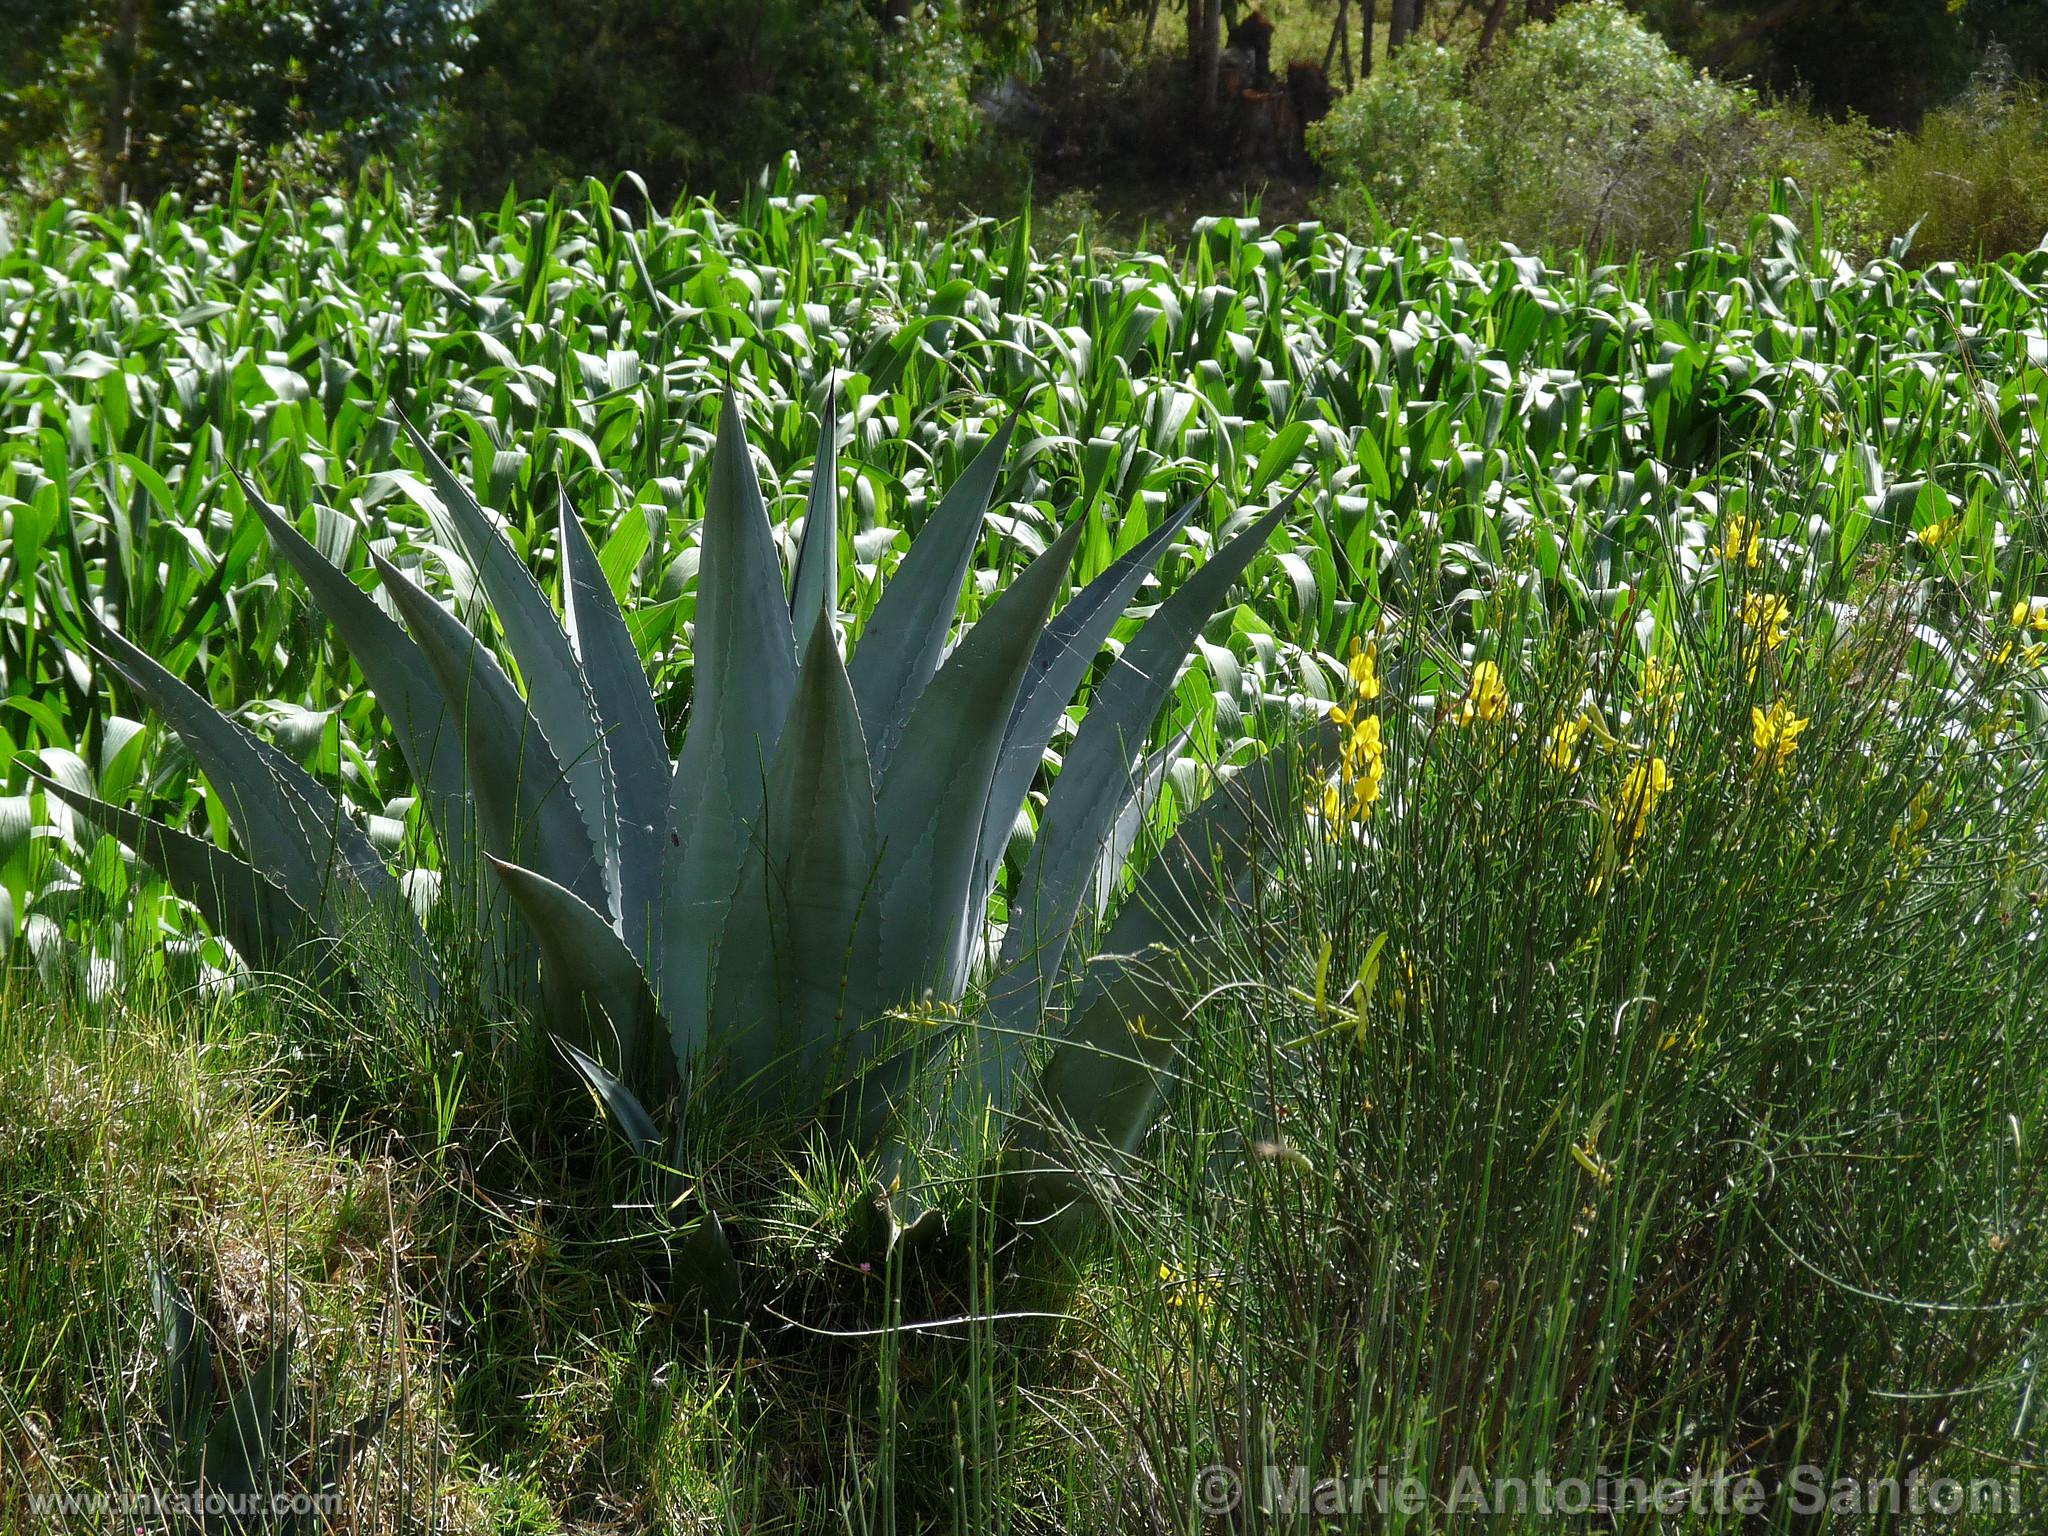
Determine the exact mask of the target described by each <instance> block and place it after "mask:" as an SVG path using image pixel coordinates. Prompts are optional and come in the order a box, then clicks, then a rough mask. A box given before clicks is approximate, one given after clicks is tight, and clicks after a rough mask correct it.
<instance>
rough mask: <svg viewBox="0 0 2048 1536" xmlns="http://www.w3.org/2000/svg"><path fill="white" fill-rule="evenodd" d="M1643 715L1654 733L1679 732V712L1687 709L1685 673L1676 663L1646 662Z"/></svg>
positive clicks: (1663, 660)
mask: <svg viewBox="0 0 2048 1536" xmlns="http://www.w3.org/2000/svg"><path fill="white" fill-rule="evenodd" d="M1642 700H1643V712H1644V714H1645V715H1646V716H1647V718H1648V719H1649V722H1650V726H1651V729H1653V730H1655V729H1659V728H1661V729H1663V730H1665V731H1666V732H1668V733H1671V734H1673V735H1675V734H1677V731H1678V712H1679V710H1680V709H1682V708H1683V707H1684V706H1685V672H1684V670H1683V669H1682V668H1681V667H1680V666H1679V665H1678V663H1676V662H1674V661H1666V660H1665V659H1664V658H1663V657H1661V656H1652V657H1649V658H1648V659H1647V660H1645V661H1644V662H1643V683H1642Z"/></svg>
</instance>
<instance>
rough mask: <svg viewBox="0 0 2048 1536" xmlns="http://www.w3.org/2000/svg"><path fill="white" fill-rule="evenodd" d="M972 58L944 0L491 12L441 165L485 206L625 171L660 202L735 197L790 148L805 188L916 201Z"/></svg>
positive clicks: (454, 99)
mask: <svg viewBox="0 0 2048 1536" xmlns="http://www.w3.org/2000/svg"><path fill="white" fill-rule="evenodd" d="M973 62H974V59H973V51H972V48H971V46H970V43H969V40H968V37H967V35H966V33H965V31H964V29H963V26H962V19H961V15H960V9H959V6H958V4H957V3H955V0H934V3H932V4H928V5H926V4H920V5H916V6H898V5H877V4H871V3H869V0H828V3H824V4H818V3H813V0H766V3H763V4H755V5H743V6H732V5H721V4H714V3H710V0H691V3H688V4H682V5H675V4H651V5H650V4H645V3H640V0H579V3H577V4H575V5H568V6H564V5H559V4H554V3H551V0H499V3H497V4H495V5H493V6H491V7H490V9H489V10H488V11H486V12H485V13H484V15H483V17H482V18H481V20H480V22H479V24H478V29H477V40H476V46H475V47H474V48H473V49H472V50H471V51H470V52H469V53H468V54H467V55H466V56H465V58H464V61H463V70H462V74H461V76H460V78H459V79H457V80H456V81H455V82H454V84H453V86H452V87H451V89H450V91H449V94H448V102H447V112H446V118H445V124H444V129H443V134H442V140H441V144H440V146H439V156H438V165H437V170H438V172H439V174H440V175H441V176H442V177H443V178H444V179H445V181H446V184H447V186H448V188H449V190H450V191H451V192H455V193H459V194H462V195H465V196H467V197H469V198H471V199H472V200H483V201H486V202H490V203H495V202H496V201H497V200H498V198H499V196H500V195H501V194H502V193H503V191H504V190H505V188H506V187H507V186H508V185H517V186H519V187H521V188H524V189H528V190H539V191H544V190H546V189H547V188H548V187H550V186H552V185H554V184H555V183H556V182H557V181H560V180H565V179H566V180H568V181H571V182H574V181H575V180H577V179H579V178H581V177H583V176H599V177H604V178H609V177H611V176H613V175H615V174H616V173H617V172H619V171H620V170H633V171H637V172H638V173H640V175H641V176H642V177H643V178H645V180H646V182H647V183H648V185H649V187H650V189H651V190H652V192H653V195H654V196H655V197H656V198H657V199H659V200H661V201H663V202H666V201H667V200H668V199H671V198H673V197H675V196H676V195H677V194H678V193H680V192H682V191H683V190H685V189H686V188H687V189H689V190H692V191H710V190H714V189H715V190H717V191H719V192H723V193H725V194H727V195H731V194H732V193H735V192H737V191H738V190H739V189H740V188H742V187H744V186H746V185H747V184H748V183H749V182H751V181H752V180H753V179H754V178H755V177H756V176H758V175H759V174H761V172H762V171H763V169H764V168H767V167H770V166H773V165H774V164H775V163H776V162H777V161H778V160H779V159H780V158H781V156H782V154H783V153H784V151H786V150H790V149H795V150H797V151H798V153H799V154H800V155H801V156H802V158H803V161H804V164H805V171H806V174H807V177H808V179H809V181H810V183H811V184H812V185H814V186H817V187H820V188H829V189H831V190H834V191H837V192H842V193H845V194H849V195H855V196H859V197H863V198H872V199H887V198H889V197H899V198H915V197H916V196H917V195H918V194H920V193H921V192H923V191H924V190H925V188H926V186H927V182H928V178H929V176H930V175H931V173H932V164H933V162H935V161H939V160H943V159H945V158H946V157H948V156H952V155H956V154H958V153H959V152H960V151H961V149H962V148H963V146H964V145H965V143H966V141H967V140H968V138H969V137H970V135H971V133H972V128H973V123H972V108H971V107H970V105H969V101H968V90H969V86H970V83H971V79H970V75H971V70H972V67H973Z"/></svg>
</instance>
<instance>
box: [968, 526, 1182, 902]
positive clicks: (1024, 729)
mask: <svg viewBox="0 0 2048 1536" xmlns="http://www.w3.org/2000/svg"><path fill="white" fill-rule="evenodd" d="M1201 504H1202V501H1201V498H1200V497H1194V498H1191V499H1190V500H1188V501H1187V502H1185V503H1183V504H1182V505H1181V507H1180V508H1179V509H1178V510H1177V511H1175V512H1174V513H1173V514H1172V515H1171V516H1170V517H1168V518H1166V519H1165V520H1164V521H1162V522H1161V523H1160V525H1159V526H1158V527H1157V528H1154V529H1153V530H1152V531H1151V532H1150V533H1148V534H1147V535H1145V537H1144V538H1142V539H1140V540H1139V541H1138V542H1137V543H1136V544H1134V545H1132V546H1131V547H1130V548H1129V549H1127V550H1126V551H1124V553H1123V554H1122V555H1120V556H1118V557H1117V558H1116V559H1115V560H1114V561H1112V562H1111V563H1110V565H1109V566H1108V567H1107V568H1106V569H1105V570H1104V571H1103V572H1102V573H1101V574H1100V575H1099V576H1097V577H1096V578H1095V579H1094V580H1093V581H1091V582H1089V583H1088V585H1087V586H1085V587H1083V588H1082V589H1081V590H1080V591H1079V592H1077V593H1075V594H1074V597H1073V598H1072V600H1071V601H1069V602H1068V603H1067V605H1066V606H1065V607H1064V608H1062V609H1060V611H1059V613H1058V614H1057V615H1056V616H1055V617H1054V619H1053V621H1052V622H1051V623H1050V624H1048V625H1047V626H1046V630H1045V635H1044V637H1043V638H1042V639H1041V640H1040V641H1039V642H1038V647H1037V649H1036V650H1035V651H1033V653H1032V656H1031V667H1030V670H1029V671H1028V672H1026V674H1025V676H1024V685H1023V687H1021V688H1020V689H1019V690H1018V693H1017V704H1016V708H1014V709H1013V710H1012V711H1011V712H1010V723H1009V726H1008V728H1007V729H1006V730H1005V731H1004V734H1003V755H1002V759H1001V761H1000V763H999V764H998V765H997V768H996V777H995V784H994V786H993V788H991V790H990V791H989V801H988V815H987V816H986V817H985V818H984V819H983V821H982V827H981V863H980V868H979V871H978V873H977V875H976V885H977V887H978V888H979V889H980V890H981V891H982V893H983V895H984V898H985V897H986V895H987V892H988V890H989V887H990V885H991V884H992V882H993V881H994V879H995V872H996V869H997V868H998V867H999V866H1000V864H1001V863H1002V858H1003V850H1004V848H1005V847H1007V846H1008V844H1009V840H1010V831H1011V828H1012V826H1013V825H1014V824H1015V822H1016V818H1017V812H1018V810H1019V809H1020V808H1021V807H1022V806H1023V804H1024V797H1025V795H1027V794H1028V793H1029V792H1030V790H1031V781H1032V780H1033V779H1034V778H1036V777H1037V776H1038V769H1039V764H1040V762H1041V761H1042V760H1043V758H1044V756H1045V748H1046V744H1047V743H1048V742H1050V741H1051V740H1052V733H1053V731H1054V730H1056V729H1057V728H1058V726H1059V722H1060V716H1061V714H1062V713H1064V712H1065V710H1066V708H1067V705H1068V704H1069V703H1070V702H1072V700H1073V697H1074V690H1075V689H1077V688H1078V687H1080V685H1081V679H1082V678H1083V677H1085V676H1087V673H1088V668H1089V667H1090V666H1091V665H1093V663H1094V661H1095V657H1096V654H1097V653H1098V652H1099V651H1100V650H1101V649H1102V644H1103V642H1104V641H1105V640H1107V639H1108V638H1109V632H1110V631H1111V630H1112V629H1114V628H1115V627H1116V623H1117V620H1119V619H1121V618H1122V617H1123V615H1124V609H1125V607H1126V606H1127V605H1128V604H1129V603H1130V600H1131V598H1132V597H1133V596H1134V595H1135V594H1136V593H1137V590H1138V587H1139V584H1140V583H1142V582H1143V581H1144V579H1145V577H1146V576H1147V575H1148V574H1149V573H1150V572H1151V570H1152V568H1153V566H1154V565H1156V564H1157V563H1158V562H1159V557H1160V556H1161V555H1162V554H1163V553H1164V552H1165V550H1166V547H1167V546H1168V545H1169V544H1171V543H1172V542H1173V540H1174V538H1175V536H1176V535H1178V534H1179V532H1180V531H1181V529H1182V528H1184V527H1186V526H1187V523H1188V519H1189V518H1191V517H1192V516H1194V514H1195V510H1196V509H1197V508H1198V507H1200V506H1201Z"/></svg>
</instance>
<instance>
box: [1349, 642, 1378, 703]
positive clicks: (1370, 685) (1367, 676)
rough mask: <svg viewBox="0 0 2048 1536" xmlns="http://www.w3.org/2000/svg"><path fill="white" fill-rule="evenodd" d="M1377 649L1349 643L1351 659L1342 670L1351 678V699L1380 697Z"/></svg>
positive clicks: (1376, 647)
mask: <svg viewBox="0 0 2048 1536" xmlns="http://www.w3.org/2000/svg"><path fill="white" fill-rule="evenodd" d="M1379 654H1380V653H1379V647H1378V646H1376V645H1375V646H1366V645H1360V644H1359V643H1358V641H1357V640H1355V639H1354V640H1353V641H1352V642H1351V658H1350V660H1348V661H1346V662H1345V663H1344V670H1345V671H1346V672H1348V673H1349V674H1350V676H1351V694H1352V697H1353V698H1356V699H1360V700H1364V699H1376V698H1378V697H1379V696H1380V674H1379Z"/></svg>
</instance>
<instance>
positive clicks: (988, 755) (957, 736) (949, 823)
mask: <svg viewBox="0 0 2048 1536" xmlns="http://www.w3.org/2000/svg"><path fill="white" fill-rule="evenodd" d="M1085 527H1086V524H1085V522H1084V521H1083V520H1082V519H1079V518H1076V519H1075V520H1074V522H1073V523H1072V524H1070V525H1069V526H1068V528H1067V529H1066V531H1065V532H1064V533H1062V534H1061V535H1060V536H1059V538H1058V539H1057V540H1055V541H1054V542H1053V544H1052V546H1051V547H1050V548H1049V549H1047V550H1046V551H1045V553H1044V554H1042V555H1040V556H1039V557H1038V558H1037V559H1036V560H1034V561H1032V562H1031V564H1030V565H1029V566H1027V567H1025V569H1024V570H1023V571H1022V572H1021V573H1020V574H1019V575H1018V577H1017V579H1016V580H1015V581H1014V582H1012V583H1011V584H1010V586H1009V588H1008V590H1006V591H1005V592H1004V593H1003V594H1002V595H1001V596H1000V597H998V598H997V599H996V600H995V601H994V602H993V603H991V604H990V605H989V607H988V610H987V611H986V612H985V613H983V615H982V616H981V619H980V621H979V622H977V623H976V624H975V625H974V627H973V628H972V629H970V630H969V631H968V632H967V636H966V638H965V639H963V640H962V641H961V642H960V644H959V645H958V646H957V647H955V649H954V651H953V654H952V655H951V656H949V657H947V658H946V664H945V665H944V666H943V667H941V668H940V669H939V672H938V675H937V676H936V677H934V678H933V679H932V682H931V686H930V687H928V688H926V689H925V690H924V692H923V694H922V695H921V696H920V697H919V699H918V701H917V708H916V709H915V710H914V711H913V712H912V714H911V717H910V722H909V725H908V726H907V727H906V728H905V730H904V732H903V740H902V745H901V748H900V749H899V751H898V752H897V754H896V757H895V759H894V760H893V761H892V762H891V763H890V765H889V767H888V768H887V769H886V770H885V771H884V772H883V774H882V778H881V783H880V785H879V789H878V795H877V805H876V812H875V826H876V831H877V833H878V835H879V838H880V863H879V867H878V871H877V877H876V881H875V898H874V900H873V902H872V903H871V904H870V906H869V908H868V909H867V911H866V912H864V913H863V923H862V926H863V930H864V933H865V934H866V936H867V939H868V942H867V943H865V944H863V945H862V946H861V947H860V948H859V949H858V950H857V951H856V967H855V973H854V983H855V986H856V988H857V989H859V990H857V992H856V997H857V999H858V1000H859V1001H860V1002H861V1003H862V1004H864V1005H865V1006H864V1008H863V1010H862V1011H863V1012H864V1013H873V1012H874V1011H877V1010H878V1009H880V1008H883V1007H888V1006H891V1005H897V1004H903V1003H909V1002H914V1001H916V1000H918V999H919V998H921V997H923V996H924V995H925V994H926V993H927V992H929V993H930V994H931V995H932V996H934V997H937V998H940V999H943V1000H946V1001H952V1000H954V999H956V998H958V997H959V995H960V992H961V989H962V988H963V987H964V985H965V984H966V972H967V958H968V954H969V953H970V947H971V943H972V941H973V939H974V937H975V935H976V933H977V931H978V929H979V925H980V923H981V922H982V920H983V916H984V914H983V913H982V912H981V911H980V910H979V909H978V908H976V906H975V903H974V901H973V894H974V893H973V879H974V867H975V860H976V857H977V855H978V853H979V851H980V846H981V826H982V819H983V817H984V816H985V815H986V814H987V811H988V795H989V785H990V783H991V781H992V780H993V778H994V776H995V770H996V763H997V760H998V757H999V755H1000V753H1001V749H1002V740H1003V727H1004V726H1005V725H1006V724H1007V723H1008V721H1009V718H1010V711H1011V709H1012V707H1013V706H1014V705H1015V703H1016V700H1017V690H1018V688H1019V687H1020V686H1021V685H1022V683H1023V680H1024V674H1025V670H1026V668H1027V667H1028V666H1029V665H1030V662H1031V653H1032V650H1033V648H1034V647H1035V646H1036V645H1037V643H1038V639H1039V636H1040V635H1041V634H1043V633H1044V630H1045V621H1046V617H1047V615H1048V614H1050V613H1051V611H1052V605H1053V602H1054V600H1055V599H1056V598H1057V597H1058V596H1059V593H1060V591H1061V589H1062V587H1063V586H1064V585H1065V583H1066V579H1067V568H1068V566H1069V565H1070V564H1071V562H1072V560H1073V557H1074V550H1075V548H1076V547H1077V545H1078V544H1079V543H1080V538H1081V534H1082V531H1083V530H1084V528H1085ZM863 718H865V717H863Z"/></svg>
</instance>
